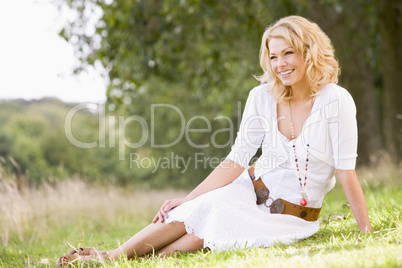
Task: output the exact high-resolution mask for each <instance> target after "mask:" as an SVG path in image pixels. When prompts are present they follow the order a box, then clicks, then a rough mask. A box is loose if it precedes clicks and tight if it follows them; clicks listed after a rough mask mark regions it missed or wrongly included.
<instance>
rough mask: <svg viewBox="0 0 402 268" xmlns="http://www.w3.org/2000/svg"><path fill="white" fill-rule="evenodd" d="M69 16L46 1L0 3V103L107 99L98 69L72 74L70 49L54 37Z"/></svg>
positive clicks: (72, 64)
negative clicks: (2, 100)
mask: <svg viewBox="0 0 402 268" xmlns="http://www.w3.org/2000/svg"><path fill="white" fill-rule="evenodd" d="M68 16H69V14H67V13H63V14H60V13H59V12H58V11H57V9H56V8H55V7H54V6H53V5H52V4H51V3H50V0H5V1H2V2H1V4H0V99H14V98H24V99H40V98H43V97H45V96H51V97H57V98H59V99H61V100H63V101H66V102H99V101H105V99H106V83H105V82H104V79H103V78H102V77H101V76H100V72H101V70H100V71H95V70H91V71H90V72H89V73H87V74H82V75H80V76H79V77H75V76H73V75H72V70H73V68H74V66H75V65H76V64H77V59H75V58H74V54H73V49H72V47H71V45H69V44H68V43H67V42H66V41H64V39H62V38H60V37H59V36H58V34H57V33H58V31H59V29H60V28H61V25H62V24H63V23H64V22H65V21H66V18H67V17H68Z"/></svg>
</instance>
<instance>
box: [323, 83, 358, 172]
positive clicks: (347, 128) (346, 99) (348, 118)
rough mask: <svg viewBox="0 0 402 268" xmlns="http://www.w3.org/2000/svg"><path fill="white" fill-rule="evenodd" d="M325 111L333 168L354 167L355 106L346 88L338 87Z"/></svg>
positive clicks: (355, 140) (349, 168)
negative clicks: (327, 120)
mask: <svg viewBox="0 0 402 268" xmlns="http://www.w3.org/2000/svg"><path fill="white" fill-rule="evenodd" d="M327 111H328V113H327V119H329V131H330V139H331V145H332V152H333V155H332V157H333V159H334V164H335V168H336V169H342V170H351V169H355V166H356V157H357V121H356V106H355V103H354V101H353V98H352V96H351V95H350V94H349V92H348V91H347V90H346V89H344V88H341V87H338V90H336V91H335V94H334V96H333V99H332V101H331V104H330V106H329V109H327Z"/></svg>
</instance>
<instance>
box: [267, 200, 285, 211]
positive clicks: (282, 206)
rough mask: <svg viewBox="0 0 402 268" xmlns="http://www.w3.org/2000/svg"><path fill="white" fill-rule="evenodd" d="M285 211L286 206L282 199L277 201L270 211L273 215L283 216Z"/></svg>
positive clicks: (273, 203)
mask: <svg viewBox="0 0 402 268" xmlns="http://www.w3.org/2000/svg"><path fill="white" fill-rule="evenodd" d="M284 209H285V204H283V202H282V200H280V199H276V200H275V201H274V202H272V204H271V206H270V211H271V213H272V214H282V212H283V210H284Z"/></svg>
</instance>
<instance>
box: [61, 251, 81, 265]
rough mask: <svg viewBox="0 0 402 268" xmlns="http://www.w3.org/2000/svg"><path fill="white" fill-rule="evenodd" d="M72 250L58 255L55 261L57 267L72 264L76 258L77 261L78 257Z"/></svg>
mask: <svg viewBox="0 0 402 268" xmlns="http://www.w3.org/2000/svg"><path fill="white" fill-rule="evenodd" d="M72 252H73V251H71V252H70V253H68V254H67V255H64V256H62V257H60V258H59V259H58V260H57V262H56V266H57V267H64V266H67V265H70V264H73V263H74V262H76V261H77V260H78V261H79V260H80V257H77V256H76V255H74V253H75V252H74V253H72ZM78 261H77V262H78Z"/></svg>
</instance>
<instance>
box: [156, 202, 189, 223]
mask: <svg viewBox="0 0 402 268" xmlns="http://www.w3.org/2000/svg"><path fill="white" fill-rule="evenodd" d="M189 200H190V198H187V197H184V198H176V199H170V200H166V201H165V202H164V203H163V205H162V206H161V208H160V209H159V211H158V213H156V216H155V218H154V219H153V221H152V223H156V222H157V221H158V220H161V222H164V221H165V218H168V214H167V212H168V211H170V210H172V209H174V208H175V207H178V206H180V205H181V204H183V203H185V202H187V201H189Z"/></svg>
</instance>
